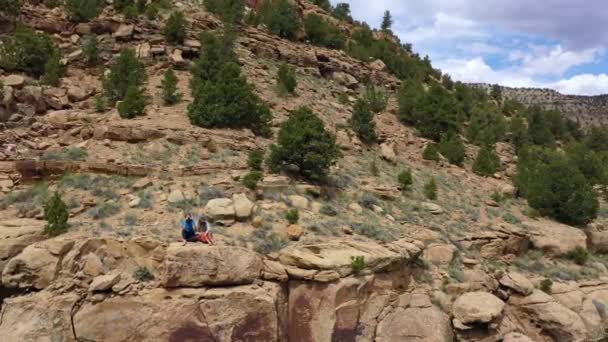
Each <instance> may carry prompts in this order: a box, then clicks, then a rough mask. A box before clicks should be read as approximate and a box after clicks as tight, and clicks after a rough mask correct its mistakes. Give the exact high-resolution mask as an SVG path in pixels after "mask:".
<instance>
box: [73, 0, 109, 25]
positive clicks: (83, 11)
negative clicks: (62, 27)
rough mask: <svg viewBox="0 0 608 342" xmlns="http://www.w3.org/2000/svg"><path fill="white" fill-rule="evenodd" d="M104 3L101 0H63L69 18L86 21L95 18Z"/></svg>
mask: <svg viewBox="0 0 608 342" xmlns="http://www.w3.org/2000/svg"><path fill="white" fill-rule="evenodd" d="M104 5H105V3H104V1H103V0H65V8H66V9H67V12H68V15H69V17H70V20H72V21H76V22H87V21H90V20H91V19H94V18H96V17H97V16H98V15H99V13H101V10H102V9H103V6H104Z"/></svg>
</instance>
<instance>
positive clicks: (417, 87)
mask: <svg viewBox="0 0 608 342" xmlns="http://www.w3.org/2000/svg"><path fill="white" fill-rule="evenodd" d="M398 102H399V112H398V117H399V119H400V120H401V121H402V122H404V123H406V124H411V125H414V127H416V129H417V130H418V132H420V135H421V136H423V137H425V138H429V139H433V140H435V141H438V140H439V139H440V138H441V136H442V135H444V134H446V135H452V134H456V133H458V131H459V129H460V125H461V120H460V113H459V111H458V108H459V105H458V102H457V101H456V98H455V97H454V95H453V94H451V93H450V92H448V91H447V90H445V89H444V88H443V87H442V86H441V85H439V84H436V83H433V84H432V85H431V86H430V89H429V90H428V91H425V90H424V88H423V87H422V85H421V84H419V83H417V82H416V81H405V82H404V83H403V85H402V88H401V90H400V91H399V95H398Z"/></svg>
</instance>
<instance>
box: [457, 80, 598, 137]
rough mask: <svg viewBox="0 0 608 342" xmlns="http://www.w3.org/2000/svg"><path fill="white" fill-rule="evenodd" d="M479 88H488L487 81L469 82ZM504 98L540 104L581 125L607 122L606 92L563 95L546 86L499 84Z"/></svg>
mask: <svg viewBox="0 0 608 342" xmlns="http://www.w3.org/2000/svg"><path fill="white" fill-rule="evenodd" d="M469 85H471V86H474V87H479V88H487V89H489V88H490V87H491V86H492V85H491V84H487V83H469ZM500 87H501V89H502V94H503V96H505V97H506V98H511V99H515V100H518V101H520V102H522V103H523V104H526V105H535V104H537V105H540V106H542V107H544V108H545V109H555V110H558V111H561V112H564V113H566V114H567V115H568V116H569V117H570V118H572V119H577V120H579V122H580V123H581V124H582V125H583V126H597V125H601V124H604V125H605V124H608V94H605V95H595V96H584V95H564V94H561V93H560V92H558V91H556V90H553V89H546V88H511V87H505V86H500Z"/></svg>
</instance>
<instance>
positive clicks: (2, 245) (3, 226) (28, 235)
mask: <svg viewBox="0 0 608 342" xmlns="http://www.w3.org/2000/svg"><path fill="white" fill-rule="evenodd" d="M44 239H45V235H44V223H43V222H41V221H38V220H30V219H15V220H9V221H2V222H1V223H0V270H3V269H4V266H5V264H6V263H7V262H8V261H9V260H10V259H11V258H12V257H14V256H16V255H17V254H19V253H21V251H22V250H23V249H24V248H26V247H27V246H29V245H31V244H33V243H35V242H38V241H41V240H44ZM0 279H1V278H0Z"/></svg>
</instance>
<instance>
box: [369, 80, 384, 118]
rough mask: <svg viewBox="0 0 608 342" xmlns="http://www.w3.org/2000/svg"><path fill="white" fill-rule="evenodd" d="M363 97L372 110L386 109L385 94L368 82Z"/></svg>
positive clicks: (377, 111)
mask: <svg viewBox="0 0 608 342" xmlns="http://www.w3.org/2000/svg"><path fill="white" fill-rule="evenodd" d="M364 98H365V101H366V102H367V104H368V105H369V109H371V110H372V112H374V113H380V112H382V111H384V110H385V109H386V105H387V98H386V95H385V94H384V92H383V91H382V90H379V89H376V87H374V86H373V85H371V84H370V85H368V86H367V87H366V88H365V97H364Z"/></svg>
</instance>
